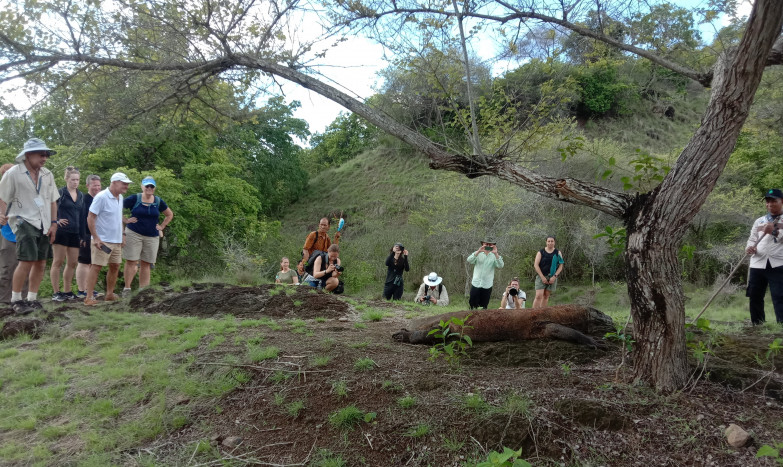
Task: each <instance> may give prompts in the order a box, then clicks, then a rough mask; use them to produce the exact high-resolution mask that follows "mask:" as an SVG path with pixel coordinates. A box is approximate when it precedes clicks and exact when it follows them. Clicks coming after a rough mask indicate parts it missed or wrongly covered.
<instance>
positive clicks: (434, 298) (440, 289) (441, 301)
mask: <svg viewBox="0 0 783 467" xmlns="http://www.w3.org/2000/svg"><path fill="white" fill-rule="evenodd" d="M441 282H443V278H442V277H440V276H438V274H437V273H434V272H431V273H429V275H427V276H424V282H423V283H422V284H421V285H420V286H419V292H418V293H417V294H416V298H414V299H413V300H414V301H415V302H416V303H421V304H422V305H438V306H446V305H448V304H449V293H448V292H447V291H446V287H444V286H443V284H441Z"/></svg>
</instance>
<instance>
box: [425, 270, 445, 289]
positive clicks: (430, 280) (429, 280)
mask: <svg viewBox="0 0 783 467" xmlns="http://www.w3.org/2000/svg"><path fill="white" fill-rule="evenodd" d="M441 282H443V278H442V277H439V276H438V273H436V272H431V273H430V274H429V275H428V276H424V283H425V284H427V285H429V286H430V287H435V286H436V285H438V284H440V283H441Z"/></svg>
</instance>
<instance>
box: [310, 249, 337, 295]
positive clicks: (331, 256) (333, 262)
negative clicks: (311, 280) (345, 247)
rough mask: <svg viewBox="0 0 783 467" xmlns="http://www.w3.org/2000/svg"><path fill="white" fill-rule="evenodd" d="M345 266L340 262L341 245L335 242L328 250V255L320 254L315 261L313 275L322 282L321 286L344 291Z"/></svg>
mask: <svg viewBox="0 0 783 467" xmlns="http://www.w3.org/2000/svg"><path fill="white" fill-rule="evenodd" d="M342 274H343V266H342V264H341V263H340V247H339V245H336V244H333V245H331V246H330V247H329V249H328V250H327V253H326V255H319V256H318V257H317V258H315V262H314V263H313V277H315V279H316V280H318V281H319V282H320V286H321V287H322V288H324V289H325V290H326V291H328V292H334V293H337V294H341V293H343V289H344V287H343V281H341V280H340V276H341V275H342Z"/></svg>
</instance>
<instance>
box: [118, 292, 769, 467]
mask: <svg viewBox="0 0 783 467" xmlns="http://www.w3.org/2000/svg"><path fill="white" fill-rule="evenodd" d="M269 290H272V289H271V288H269V287H260V288H239V287H223V288H217V289H215V288H212V289H209V290H204V291H189V292H187V293H184V294H182V295H181V296H179V297H177V296H174V295H171V296H165V297H157V296H156V297H155V300H148V299H146V298H145V297H144V296H143V294H140V295H139V296H137V297H136V299H135V301H136V305H135V306H134V304H133V303H132V304H131V305H132V306H133V307H134V308H136V309H137V310H139V309H144V311H153V310H156V311H159V312H166V313H174V314H193V315H197V316H213V315H215V314H217V313H231V314H233V315H235V316H240V317H253V316H256V315H257V314H259V313H260V314H263V315H266V316H291V314H292V313H295V314H296V315H297V316H300V317H303V315H301V314H299V313H300V312H301V311H302V309H306V310H308V311H305V312H304V313H305V314H306V315H307V316H308V317H315V316H321V317H332V319H329V320H326V321H325V322H322V320H309V319H308V318H305V319H308V321H307V325H306V328H305V329H302V328H293V327H290V328H289V327H286V326H283V328H282V329H280V330H273V329H270V328H269V327H268V326H258V327H251V328H243V329H242V332H246V333H248V336H253V337H256V338H260V339H263V340H262V342H263V345H265V346H266V345H268V346H275V347H278V348H279V349H280V354H279V357H278V358H276V359H272V360H265V361H262V362H259V363H251V362H249V361H248V362H245V363H244V364H240V365H235V366H233V367H228V366H225V364H221V363H220V362H218V361H217V358H216V356H215V349H212V350H210V351H206V350H204V349H200V350H196V351H195V353H194V356H195V359H196V363H195V364H194V369H195V368H196V367H197V368H199V369H202V368H209V371H214V372H222V373H224V374H226V375H230V376H233V377H237V378H240V377H242V375H245V376H247V377H249V380H248V381H247V382H245V383H244V384H243V385H241V386H240V387H239V388H238V389H236V390H234V391H233V392H232V393H230V394H228V395H227V396H225V397H223V398H221V399H219V400H213V401H210V402H209V403H203V404H201V405H200V406H198V407H196V408H194V409H193V412H192V414H191V419H190V424H189V425H188V426H186V427H185V428H183V429H181V430H179V431H177V432H175V433H173V434H170V435H168V436H167V437H165V438H162V439H158V440H155V441H154V442H151V443H150V444H149V445H147V446H144V447H142V448H141V449H143V450H144V451H143V452H144V453H153V455H154V456H155V458H156V459H157V461H158V462H160V463H163V464H174V463H177V464H183V463H184V462H183V458H184V459H190V461H191V463H195V464H199V463H206V462H210V461H213V460H215V452H217V455H219V457H222V458H223V459H226V460H227V461H233V462H235V463H236V464H239V465H242V464H254V463H256V464H260V465H287V464H294V465H321V464H319V463H318V461H319V459H320V460H323V459H324V458H325V457H326V456H327V454H326V453H327V452H328V453H331V455H333V456H339V457H340V458H341V459H343V460H344V461H345V462H346V464H345V465H350V466H353V465H369V466H423V465H437V466H457V465H463V463H467V465H473V464H472V463H471V462H474V461H475V460H477V459H482V458H485V457H486V453H487V452H488V451H491V450H498V451H502V447H503V446H507V447H510V448H513V449H519V448H522V450H523V455H524V457H525V458H527V459H528V460H529V461H530V462H532V463H534V465H623V466H625V465H628V466H651V465H662V466H681V465H694V466H696V465H698V466H702V465H715V466H747V465H774V463H773V462H772V461H771V460H769V459H756V458H755V453H756V451H757V449H758V447H759V446H760V445H761V444H765V443H767V444H768V443H772V442H775V441H781V440H783V425H782V424H781V414H783V412H782V411H781V404H780V401H779V399H777V398H776V397H775V396H773V394H772V391H771V390H770V387H772V386H774V385H775V384H778V382H779V381H780V380H781V376H780V373H779V372H774V371H773V372H771V373H770V372H769V371H766V370H765V369H764V368H762V367H760V366H759V364H758V362H756V361H755V360H751V359H749V358H748V355H753V354H754V353H762V354H763V353H764V352H765V351H766V348H767V345H768V344H769V342H771V341H772V339H773V338H774V337H776V336H770V335H763V336H762V335H758V334H756V333H755V331H753V330H748V332H747V333H742V334H741V335H736V336H730V337H729V339H730V340H726V341H725V344H726V345H725V347H723V349H724V350H723V351H722V352H721V351H720V350H719V351H718V352H717V354H716V356H715V358H714V359H713V360H712V361H714V366H708V368H707V373H708V374H709V379H704V378H702V379H701V380H700V382H699V383H698V384H696V385H695V387H694V389H693V390H687V391H682V392H679V393H675V394H670V395H661V394H657V393H655V392H654V391H652V390H651V389H649V388H646V387H643V386H635V385H632V384H628V383H626V382H624V380H623V375H625V376H628V373H627V371H628V368H627V364H626V366H625V367H623V368H622V369H621V370H620V371H619V372H618V371H617V368H618V366H619V365H620V362H621V349H620V347H619V346H617V345H613V344H611V343H610V345H609V350H608V351H601V350H592V349H587V348H585V347H579V346H576V345H574V344H570V343H566V342H559V341H553V340H547V339H542V340H533V341H523V342H498V343H479V344H476V345H475V346H474V347H473V348H472V349H470V350H469V356H468V357H466V358H465V359H463V361H462V362H461V364H460V365H459V366H457V367H454V366H449V365H447V364H445V363H443V362H442V360H441V361H436V362H433V361H430V360H429V359H428V357H429V354H430V352H429V348H428V347H425V346H414V345H409V344H402V343H397V342H394V341H392V339H391V334H392V333H393V332H394V331H396V330H398V329H400V328H401V327H404V326H406V325H408V324H409V323H408V321H407V320H405V319H404V318H403V317H402V316H403V314H404V311H403V310H402V309H401V308H400V307H397V308H391V309H390V311H393V312H394V313H395V316H394V317H387V318H384V319H383V320H382V321H380V322H370V323H365V324H366V327H362V326H358V327H357V326H355V324H356V323H354V322H352V321H346V320H345V319H344V318H343V320H339V319H335V318H339V317H341V316H343V315H348V316H356V314H355V313H350V307H349V306H348V305H346V304H345V303H343V302H341V301H340V299H339V298H337V297H333V296H329V295H323V294H309V293H307V292H305V291H304V290H297V293H296V294H293V295H291V296H286V295H285V294H282V295H280V294H278V295H274V296H272V297H270V296H264V293H265V292H268V291H269ZM140 297H141V298H140ZM218 298H219V299H218ZM308 298H310V300H312V301H311V302H307V303H308V304H307V305H304V302H305V301H306V300H307V299H308ZM142 300H146V302H145V304H144V305H143V306H141V305H140V304H139V303H140V302H141V301H142ZM287 300H302V301H303V304H302V305H300V306H294V305H292V304H291V303H289V302H288V301H287ZM338 303H340V304H341V305H338ZM324 310H331V311H324ZM223 345H224V347H225V349H224V350H227V351H229V352H232V353H234V354H235V355H239V356H243V355H244V354H243V353H242V349H241V348H240V347H236V344H232V343H230V342H228V340H227V342H226V343H224V344H223ZM232 346H234V347H236V348H232ZM737 349H741V350H737ZM363 359H371V360H372V363H371V364H369V365H366V366H365V367H361V365H360V362H361V361H365V362H366V360H363ZM693 366H694V374H699V373H700V369H699V368H698V366H697V365H696V362H695V361H694V364H693ZM720 366H725V367H727V368H729V369H730V370H731V371H732V372H733V373H731V375H732V378H718V377H716V376H714V373H713V368H715V369H717V368H718V367H720ZM618 375H619V377H620V378H619V379H616V376H618ZM765 375H766V380H765V381H762V382H760V383H757V384H755V385H754V384H753V383H754V382H756V381H758V380H759V378H761V377H764V376H765ZM765 386H766V387H765ZM746 388H749V389H747V390H746V391H744V392H743V389H746ZM300 405H301V408H300V409H298V410H297V407H300ZM349 406H354V407H356V408H357V409H358V410H359V411H360V412H361V413H362V414H364V415H361V416H359V417H358V419H357V420H356V421H355V423H353V424H345V425H340V424H338V423H336V417H337V415H336V414H338V413H339V411H340V410H341V409H345V408H346V407H349ZM731 423H736V424H738V425H740V426H741V427H743V428H744V429H745V430H747V431H748V432H749V433H750V434H751V435H752V437H753V440H754V441H753V443H752V444H750V445H749V446H747V447H742V448H732V447H730V446H729V445H728V444H727V442H726V438H725V436H724V431H725V429H726V427H727V426H728V425H729V424H731ZM199 440H204V441H206V442H211V443H212V445H213V446H214V449H215V450H216V451H214V452H213V453H211V454H210V453H204V452H199V453H195V450H194V446H195V444H194V443H196V442H197V441H199ZM141 449H140V450H139V452H142V451H141ZM129 454H130V455H131V456H133V455H135V454H136V453H129ZM145 455H146V454H145ZM210 456H211V457H210Z"/></svg>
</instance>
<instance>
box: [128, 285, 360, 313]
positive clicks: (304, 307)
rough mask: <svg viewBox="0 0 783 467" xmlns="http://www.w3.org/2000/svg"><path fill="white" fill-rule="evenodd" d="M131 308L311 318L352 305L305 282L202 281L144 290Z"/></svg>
mask: <svg viewBox="0 0 783 467" xmlns="http://www.w3.org/2000/svg"><path fill="white" fill-rule="evenodd" d="M130 309H131V311H136V312H146V313H164V314H170V315H187V316H198V317H202V318H212V317H216V316H218V315H233V316H236V317H238V318H259V317H263V316H266V317H277V318H280V317H289V318H293V317H297V318H302V319H310V318H316V317H324V318H335V317H340V316H345V315H346V314H347V313H348V312H349V310H350V307H349V306H348V305H347V304H346V303H345V302H343V301H342V300H340V299H339V298H337V297H335V296H334V295H331V294H328V293H325V292H321V291H316V290H315V289H313V288H310V287H304V286H303V287H290V286H288V287H285V286H274V285H262V286H258V287H239V286H227V285H224V284H210V285H207V286H205V285H204V284H199V285H198V287H190V288H188V289H186V290H185V291H184V292H173V291H161V290H154V289H146V290H143V291H141V292H140V293H138V294H137V295H136V296H135V297H133V299H131V301H130Z"/></svg>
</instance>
